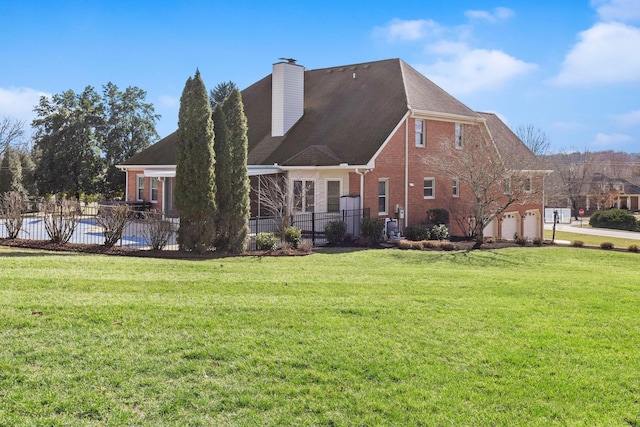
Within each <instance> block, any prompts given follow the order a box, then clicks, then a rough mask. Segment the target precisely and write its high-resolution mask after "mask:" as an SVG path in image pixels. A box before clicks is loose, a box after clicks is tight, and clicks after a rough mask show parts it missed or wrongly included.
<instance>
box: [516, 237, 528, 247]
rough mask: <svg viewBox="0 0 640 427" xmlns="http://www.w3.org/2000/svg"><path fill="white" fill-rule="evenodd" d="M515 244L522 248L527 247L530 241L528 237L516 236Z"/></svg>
mask: <svg viewBox="0 0 640 427" xmlns="http://www.w3.org/2000/svg"><path fill="white" fill-rule="evenodd" d="M515 242H516V244H518V245H520V246H526V245H527V242H528V239H527V238H526V237H519V236H516V238H515Z"/></svg>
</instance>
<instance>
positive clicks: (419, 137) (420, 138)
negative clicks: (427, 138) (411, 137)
mask: <svg viewBox="0 0 640 427" xmlns="http://www.w3.org/2000/svg"><path fill="white" fill-rule="evenodd" d="M416 147H424V120H416Z"/></svg>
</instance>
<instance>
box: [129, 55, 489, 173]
mask: <svg viewBox="0 0 640 427" xmlns="http://www.w3.org/2000/svg"><path fill="white" fill-rule="evenodd" d="M304 73H305V74H304V114H303V116H302V118H301V119H300V120H299V121H298V122H297V123H296V124H295V125H294V126H293V127H292V128H291V129H290V130H289V131H288V132H287V133H286V134H285V135H284V136H280V137H272V136H271V75H268V76H266V77H264V78H263V79H261V80H259V81H258V82H256V83H254V84H253V85H251V86H249V87H248V88H246V89H245V90H243V91H242V100H243V104H244V111H245V114H246V116H247V125H248V134H247V136H248V140H249V146H248V163H249V164H250V165H273V164H276V163H277V164H279V165H282V166H334V165H339V164H341V163H346V164H349V165H365V164H367V163H368V162H369V161H370V160H371V159H372V158H373V156H374V155H375V154H376V152H377V151H378V150H379V148H380V147H381V146H382V144H383V143H384V141H385V140H386V139H387V138H388V136H389V135H391V133H392V132H393V130H394V129H395V127H396V126H397V125H398V124H399V122H400V121H401V120H402V118H403V117H404V115H405V114H406V113H407V111H409V109H410V108H411V109H417V110H420V111H423V112H430V111H431V112H437V113H444V114H449V115H454V116H463V117H469V118H470V119H477V118H480V115H479V114H478V113H476V112H475V111H473V110H471V109H470V108H468V107H467V106H466V105H464V104H462V103H461V102H460V101H458V100H457V99H455V98H454V97H453V96H451V95H450V94H448V93H447V92H446V91H444V90H443V89H441V88H440V87H439V86H437V85H436V84H434V83H433V82H432V81H431V80H429V79H427V78H426V77H425V76H423V75H422V74H420V73H419V72H418V71H416V70H415V69H413V68H412V67H411V66H409V65H408V64H407V63H405V62H404V61H402V60H400V59H387V60H383V61H375V62H367V63H361V64H353V65H344V66H339V67H332V68H322V69H317V70H305V72H304ZM214 126H215V124H214ZM176 139H177V134H176V133H175V132H174V133H172V134H171V135H169V136H167V137H166V138H164V139H162V140H160V141H159V142H158V143H156V144H155V145H154V146H152V147H150V148H148V149H146V150H144V151H142V152H140V153H138V154H136V155H135V156H133V157H131V158H130V159H128V160H127V161H125V162H124V163H123V165H153V164H164V165H166V164H175V143H176ZM169 151H170V153H169ZM170 161H171V162H172V163H169V162H170Z"/></svg>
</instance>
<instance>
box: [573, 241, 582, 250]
mask: <svg viewBox="0 0 640 427" xmlns="http://www.w3.org/2000/svg"><path fill="white" fill-rule="evenodd" d="M571 246H573V247H574V248H581V247H583V246H584V242H583V241H582V240H574V241H573V242H571Z"/></svg>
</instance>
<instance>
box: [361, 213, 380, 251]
mask: <svg viewBox="0 0 640 427" xmlns="http://www.w3.org/2000/svg"><path fill="white" fill-rule="evenodd" d="M383 232H384V221H383V220H382V218H362V220H361V221H360V235H361V237H363V238H364V239H365V240H367V241H368V242H369V243H370V244H371V245H377V244H378V243H380V242H381V241H382V234H383Z"/></svg>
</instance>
